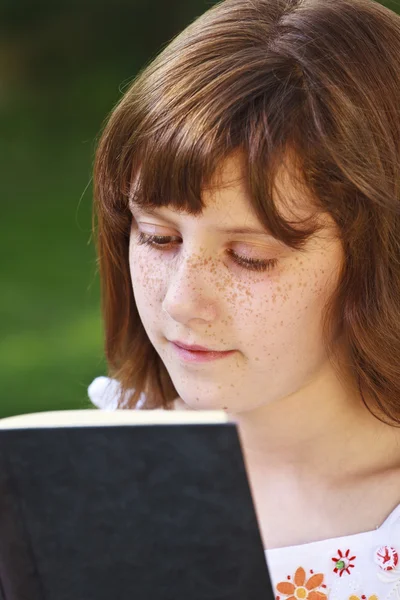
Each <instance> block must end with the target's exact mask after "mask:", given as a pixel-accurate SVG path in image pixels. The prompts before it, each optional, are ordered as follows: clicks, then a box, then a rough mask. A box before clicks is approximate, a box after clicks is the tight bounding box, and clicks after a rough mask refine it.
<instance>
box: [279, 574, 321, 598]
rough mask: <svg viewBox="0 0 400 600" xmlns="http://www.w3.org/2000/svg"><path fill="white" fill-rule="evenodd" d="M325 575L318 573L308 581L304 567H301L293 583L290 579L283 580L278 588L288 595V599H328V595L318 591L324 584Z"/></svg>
mask: <svg viewBox="0 0 400 600" xmlns="http://www.w3.org/2000/svg"><path fill="white" fill-rule="evenodd" d="M323 581H324V575H323V574H322V573H316V574H315V575H311V577H310V578H309V579H308V580H307V581H306V572H305V570H304V569H303V567H299V568H298V569H297V571H296V573H295V574H294V578H293V583H292V582H290V581H281V582H280V583H278V585H277V586H276V589H277V590H278V592H280V593H281V594H284V595H285V596H288V598H287V599H286V600H327V595H326V594H323V593H322V592H320V591H318V589H317V588H319V587H321V586H322V587H325V586H323V585H322V584H323Z"/></svg>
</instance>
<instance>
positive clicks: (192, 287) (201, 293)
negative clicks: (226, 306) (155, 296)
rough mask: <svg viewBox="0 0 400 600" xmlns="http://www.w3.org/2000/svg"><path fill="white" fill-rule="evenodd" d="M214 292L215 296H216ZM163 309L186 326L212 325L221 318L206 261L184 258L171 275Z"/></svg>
mask: <svg viewBox="0 0 400 600" xmlns="http://www.w3.org/2000/svg"><path fill="white" fill-rule="evenodd" d="M213 290H214V292H213ZM162 309H163V310H164V311H166V312H167V313H168V315H169V316H170V317H171V318H172V319H174V321H177V322H179V323H181V324H183V325H188V324H189V323H190V322H191V321H192V320H197V321H201V322H203V323H211V322H213V321H214V320H215V318H216V317H217V306H216V298H215V284H214V285H213V284H212V281H211V273H210V266H207V264H205V261H204V260H203V261H200V260H195V259H191V258H190V257H182V258H181V260H180V262H179V264H178V265H177V267H176V270H175V271H174V272H173V274H172V275H171V277H170V279H169V282H168V288H167V291H166V294H165V297H164V300H163V303H162Z"/></svg>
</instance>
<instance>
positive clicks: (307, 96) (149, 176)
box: [94, 0, 400, 423]
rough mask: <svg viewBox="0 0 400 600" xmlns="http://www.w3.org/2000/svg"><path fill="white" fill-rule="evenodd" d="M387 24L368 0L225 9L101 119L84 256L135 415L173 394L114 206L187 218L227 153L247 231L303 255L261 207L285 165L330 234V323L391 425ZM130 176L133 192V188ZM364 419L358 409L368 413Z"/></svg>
mask: <svg viewBox="0 0 400 600" xmlns="http://www.w3.org/2000/svg"><path fill="white" fill-rule="evenodd" d="M399 96H400V17H399V16H398V15H396V14H395V13H394V12H392V11H390V10H389V9H387V8H385V7H383V6H382V5H380V4H378V3H376V2H374V1H373V0H334V1H328V0H225V1H223V2H220V3H218V4H217V5H215V6H214V7H212V8H211V9H209V10H208V11H207V12H206V13H204V14H203V15H202V16H200V17H199V18H198V19H196V20H195V21H194V22H193V23H191V24H190V25H189V26H188V27H187V28H186V29H185V30H184V31H183V32H182V33H180V34H179V35H178V36H177V37H176V38H174V39H173V40H172V41H171V43H169V44H168V45H167V46H166V47H165V49H163V51H162V52H161V53H160V54H159V55H158V56H157V57H156V58H155V60H153V61H152V62H151V63H150V64H149V65H147V66H146V67H145V68H144V69H143V70H142V71H141V72H140V73H139V74H138V76H137V77H136V78H135V80H134V82H133V83H132V85H131V86H130V88H129V89H128V91H127V92H126V94H125V95H124V97H123V98H122V100H121V101H120V102H119V104H118V105H117V107H116V108H115V109H114V110H113V112H112V114H111V116H110V118H109V120H108V122H107V124H106V126H105V129H104V131H103V133H102V136H101V139H100V141H99V145H98V149H97V154H96V160H95V171H94V185H95V204H94V206H95V217H97V219H96V218H95V219H94V224H95V227H96V221H97V227H96V228H97V250H98V260H99V270H100V277H101V286H102V309H103V314H104V323H105V351H106V357H107V360H108V364H109V369H110V373H109V374H110V375H111V376H112V377H115V378H116V379H117V380H118V381H119V382H120V384H121V401H122V396H123V395H124V394H125V393H126V392H127V391H129V390H130V389H134V393H132V395H131V397H130V401H129V403H128V407H133V406H135V404H136V402H137V400H138V399H139V395H140V394H141V393H142V392H144V393H145V394H146V396H147V401H146V407H149V408H153V407H164V408H170V407H171V402H172V400H173V399H174V398H175V397H176V396H177V393H176V390H175V389H174V386H173V383H172V381H171V379H170V377H169V374H168V372H167V370H166V368H165V366H164V364H163V363H162V361H161V359H160V358H159V356H158V354H157V353H156V351H155V349H154V348H153V346H152V345H151V343H150V341H149V339H148V337H147V335H146V333H145V331H144V328H143V326H142V324H141V321H140V318H139V315H138V312H137V308H136V305H135V302H134V297H133V292H132V285H131V280H130V273H129V262H128V244H129V235H130V228H131V218H132V216H131V213H130V211H129V209H128V199H129V196H130V194H133V196H134V199H135V200H136V202H140V203H142V204H149V205H155V206H161V205H167V206H169V207H172V208H175V209H178V210H184V211H187V212H188V213H189V214H193V215H197V214H199V213H200V212H201V210H202V207H203V201H202V190H203V189H204V188H205V187H206V186H208V185H210V183H211V181H212V178H213V176H214V175H215V172H216V169H217V167H218V166H219V165H221V163H222V161H223V160H224V159H225V158H227V157H228V155H230V154H231V153H232V152H234V151H237V150H240V151H241V152H242V153H243V156H244V163H245V173H246V186H247V189H248V191H249V194H250V197H251V201H252V204H253V207H254V209H255V211H256V214H257V216H258V217H259V219H260V221H261V222H262V223H264V224H265V225H266V226H267V228H268V229H269V230H270V231H271V232H272V234H273V235H274V236H275V237H277V238H278V239H279V240H281V241H282V242H284V243H285V244H287V245H288V246H289V247H292V248H294V249H298V250H302V248H303V247H304V244H305V242H306V241H307V239H308V238H309V236H310V235H313V234H314V233H316V232H317V231H318V225H317V224H316V221H315V220H314V219H311V220H310V221H308V222H307V224H306V225H307V226H304V222H303V226H302V227H301V228H295V227H293V226H292V225H290V222H288V221H285V220H284V219H283V218H282V216H281V215H280V213H279V212H278V210H277V208H276V205H275V203H274V201H273V190H274V181H275V176H276V173H277V169H278V168H279V165H280V164H282V161H283V160H284V158H285V157H287V156H288V155H289V153H290V156H291V157H292V158H293V159H294V160H295V163H296V166H297V168H298V172H299V173H300V175H301V181H302V182H304V184H305V185H306V187H307V189H308V190H309V192H310V194H311V196H310V197H311V198H312V199H313V204H314V205H315V210H316V212H319V213H328V214H330V215H331V217H332V218H333V220H334V222H335V223H336V225H337V228H338V231H339V233H340V238H341V240H342V243H343V248H344V252H345V257H346V259H345V264H344V265H343V269H342V272H341V276H340V282H339V285H338V287H337V290H336V293H335V295H334V297H333V298H332V299H331V301H330V304H329V307H327V308H328V309H329V310H327V311H326V319H325V323H324V332H325V333H324V339H325V344H326V347H327V351H328V355H329V356H334V353H335V348H334V347H333V343H332V339H333V338H332V335H331V334H332V331H333V329H332V327H333V325H334V326H335V328H336V331H340V334H341V336H342V337H343V339H344V341H345V344H346V348H348V356H347V363H346V364H347V367H348V368H349V369H350V370H351V372H352V373H353V375H354V377H355V380H356V381H357V384H358V386H359V389H360V392H361V395H362V397H363V399H364V402H365V398H364V396H363V391H364V392H367V393H368V394H370V395H371V396H372V397H373V405H374V406H375V408H376V409H378V411H377V412H381V413H382V414H383V415H386V417H388V418H389V419H390V420H391V421H392V422H393V421H394V422H397V423H400V366H399V365H400V362H399V357H400V217H399V212H400V211H399V200H400V194H399V185H400V173H399V166H400V109H399ZM134 178H136V182H135V187H134V189H132V182H133V181H134ZM370 410H371V409H370Z"/></svg>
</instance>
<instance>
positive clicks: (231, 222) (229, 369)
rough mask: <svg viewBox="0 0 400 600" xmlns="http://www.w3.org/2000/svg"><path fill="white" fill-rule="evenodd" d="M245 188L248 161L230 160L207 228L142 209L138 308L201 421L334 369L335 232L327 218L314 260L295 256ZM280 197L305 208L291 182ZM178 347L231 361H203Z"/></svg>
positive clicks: (136, 254)
mask: <svg viewBox="0 0 400 600" xmlns="http://www.w3.org/2000/svg"><path fill="white" fill-rule="evenodd" d="M239 176H240V163H239V161H238V159H237V158H232V159H229V160H227V161H226V163H225V164H224V169H223V173H222V180H221V186H220V187H219V188H218V190H217V191H214V192H207V191H206V192H205V196H204V197H205V200H206V208H205V210H204V211H203V213H202V215H201V216H199V217H194V216H190V215H187V214H186V213H185V214H182V213H178V212H177V211H174V210H172V209H168V208H160V209H157V210H155V211H149V210H144V209H139V208H138V207H136V206H135V205H132V206H131V210H132V213H133V217H134V218H133V220H132V230H131V237H130V249H129V261H130V271H131V278H132V284H133V293H134V297H135V301H136V305H137V308H138V311H139V314H140V317H141V320H142V323H143V326H144V328H145V330H146V332H147V335H148V337H149V339H150V341H151V343H152V344H153V346H154V348H155V349H156V351H157V352H158V354H159V355H160V357H161V359H162V360H163V362H164V364H165V366H166V368H167V370H168V372H169V375H170V377H171V379H172V381H173V384H174V386H175V388H176V390H177V392H178V394H179V396H180V397H181V398H182V400H183V401H184V402H185V403H186V404H187V405H188V406H189V407H190V408H192V409H198V410H207V409H223V410H227V411H228V412H232V413H240V412H244V411H249V410H254V409H257V408H259V407H261V406H262V405H265V404H268V403H271V402H273V401H275V400H279V399H281V398H284V397H287V396H289V395H291V394H293V393H295V392H297V391H299V390H300V389H301V388H303V387H304V386H306V385H308V384H310V383H311V382H312V380H313V379H314V378H316V377H317V374H318V371H319V370H320V369H321V367H322V366H323V365H324V363H325V362H326V360H327V357H326V354H325V351H324V347H323V343H322V328H321V321H322V316H323V314H324V313H323V311H324V304H325V302H326V300H327V299H328V298H329V297H330V296H331V294H332V293H333V291H334V289H335V287H336V285H337V276H338V274H339V269H340V266H341V263H342V261H343V250H342V245H341V243H340V240H339V239H337V238H335V236H334V228H333V227H332V224H333V222H332V221H329V220H328V217H326V229H325V230H324V231H322V232H320V233H319V235H318V236H316V237H313V238H311V239H310V240H309V241H308V243H307V245H306V248H305V251H304V250H303V251H302V252H300V251H295V250H292V249H290V248H288V247H286V246H284V245H283V244H282V243H281V242H278V241H277V240H275V239H274V238H272V237H271V236H269V235H268V234H267V233H266V232H265V230H264V229H263V227H262V225H261V223H260V222H259V221H258V220H257V218H256V217H255V215H254V214H253V212H252V209H251V206H250V203H249V201H248V200H247V199H246V196H245V191H244V188H243V186H242V185H241V183H240V180H238V179H239ZM277 187H278V190H279V192H280V195H282V197H284V198H285V199H287V198H293V199H296V201H297V203H298V202H299V198H300V201H302V203H303V205H306V203H307V199H306V198H305V197H304V192H303V197H302V198H301V197H300V196H299V192H298V190H296V189H295V188H294V186H293V185H291V182H290V177H289V175H288V172H287V171H283V170H282V172H281V174H280V176H279V179H278V181H277ZM296 210H297V212H296V215H299V216H304V214H305V213H301V214H300V213H299V210H302V209H301V208H300V209H296ZM282 212H283V214H284V216H288V215H287V214H285V213H284V211H282ZM291 216H292V217H293V215H291ZM289 218H290V215H289ZM246 229H248V231H243V230H246ZM253 230H254V231H253ZM174 341H175V342H181V343H183V344H187V345H199V346H203V347H205V348H207V349H210V350H215V351H231V352H230V353H228V354H226V355H221V354H219V355H216V357H215V358H213V359H211V360H200V359H196V356H194V357H193V356H189V355H188V354H185V353H184V352H183V351H180V350H179V349H178V348H177V347H176V346H175V345H174V344H173V343H172V342H174ZM197 356H198V357H199V358H201V357H203V358H207V357H206V356H205V355H204V354H203V355H201V354H197ZM193 358H194V360H192V359H193ZM211 358H212V357H211Z"/></svg>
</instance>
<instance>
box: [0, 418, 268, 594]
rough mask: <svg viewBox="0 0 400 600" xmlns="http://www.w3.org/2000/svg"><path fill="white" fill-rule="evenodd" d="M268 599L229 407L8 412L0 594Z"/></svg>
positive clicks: (2, 442)
mask: <svg viewBox="0 0 400 600" xmlns="http://www.w3.org/2000/svg"><path fill="white" fill-rule="evenodd" d="M128 599H129V600H211V599H212V600H261V599H266V600H273V599H274V594H273V590H272V585H271V580H270V576H269V572H268V566H267V562H266V556H265V551H264V548H263V544H262V540H261V536H260V532H259V528H258V522H257V517H256V513H255V509H254V504H253V500H252V495H251V490H250V486H249V481H248V478H247V473H246V468H245V463H244V459H243V454H242V449H241V445H240V439H239V435H238V431H237V426H236V424H235V423H234V422H233V421H230V420H229V419H228V417H227V415H226V413H224V412H223V411H184V410H182V411H163V410H148V411H128V410H116V411H99V410H96V409H95V410H92V409H88V410H77V411H54V412H47V413H36V414H31V415H21V416H15V417H8V418H5V419H1V420H0V600H128Z"/></svg>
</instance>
